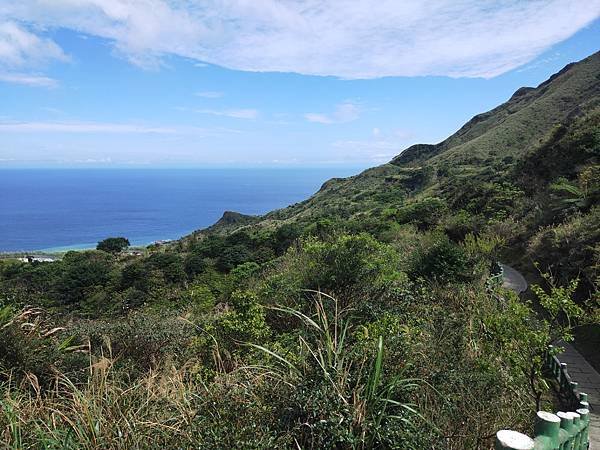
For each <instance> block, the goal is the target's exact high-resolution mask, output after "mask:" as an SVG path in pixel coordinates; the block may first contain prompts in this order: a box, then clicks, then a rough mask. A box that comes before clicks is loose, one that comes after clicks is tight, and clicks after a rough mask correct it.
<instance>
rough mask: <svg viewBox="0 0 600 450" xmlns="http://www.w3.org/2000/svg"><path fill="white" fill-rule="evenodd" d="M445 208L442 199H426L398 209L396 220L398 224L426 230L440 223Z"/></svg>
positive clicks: (445, 210)
mask: <svg viewBox="0 0 600 450" xmlns="http://www.w3.org/2000/svg"><path fill="white" fill-rule="evenodd" d="M447 208H448V207H447V205H446V202H445V201H444V200H443V199H441V198H438V197H426V198H423V199H422V200H418V201H416V202H412V203H408V204H406V205H405V206H403V207H401V208H399V209H398V212H397V213H396V218H397V220H398V222H400V223H414V224H416V225H417V226H418V227H419V228H420V229H428V228H431V227H433V226H435V225H437V224H439V223H440V220H441V219H442V217H443V216H444V214H446V212H447Z"/></svg>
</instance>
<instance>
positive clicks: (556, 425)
mask: <svg viewBox="0 0 600 450" xmlns="http://www.w3.org/2000/svg"><path fill="white" fill-rule="evenodd" d="M559 432H560V418H559V417H558V416H557V415H556V414H552V413H549V412H546V411H538V413H537V415H536V420H535V428H534V433H535V439H534V442H535V448H536V449H539V450H558V449H559V448H560V441H559Z"/></svg>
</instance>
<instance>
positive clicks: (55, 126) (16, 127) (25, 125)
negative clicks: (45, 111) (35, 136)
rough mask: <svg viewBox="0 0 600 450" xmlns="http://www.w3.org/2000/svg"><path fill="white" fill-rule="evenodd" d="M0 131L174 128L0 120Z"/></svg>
mask: <svg viewBox="0 0 600 450" xmlns="http://www.w3.org/2000/svg"><path fill="white" fill-rule="evenodd" d="M0 131H4V132H17V133H20V132H27V133H29V132H38V133H156V134H171V133H175V132H176V129H174V128H165V127H147V126H142V125H130V124H118V123H100V122H2V123H0Z"/></svg>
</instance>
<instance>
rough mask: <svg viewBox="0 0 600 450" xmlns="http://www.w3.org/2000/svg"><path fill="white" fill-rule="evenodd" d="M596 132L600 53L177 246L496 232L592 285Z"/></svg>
mask: <svg viewBox="0 0 600 450" xmlns="http://www.w3.org/2000/svg"><path fill="white" fill-rule="evenodd" d="M599 130H600V52H598V53H595V54H593V55H591V56H589V57H588V58H586V59H584V60H582V61H580V62H578V63H573V64H569V65H568V66H566V67H565V68H564V69H562V70H561V71H560V72H558V73H557V74H555V75H553V76H552V77H550V79H548V80H547V81H545V82H543V83H542V84H540V85H539V86H538V87H537V88H520V89H519V90H517V91H516V92H515V94H514V95H513V96H512V97H511V98H510V99H509V100H508V101H507V102H506V103H504V104H502V105H500V106H498V107H496V108H494V109H493V110H491V111H488V112H486V113H483V114H479V115H477V116H475V117H474V118H473V119H471V120H470V121H469V122H468V123H466V124H465V125H464V126H463V127H462V128H461V129H459V130H458V131H457V132H456V133H454V134H453V135H452V136H450V137H449V138H448V139H446V140H444V141H443V142H440V143H439V144H435V145H427V144H419V145H414V146H412V147H410V148H408V149H406V150H405V151H404V152H402V153H401V154H400V155H398V156H397V157H395V158H394V159H393V160H392V161H391V162H390V163H388V164H383V165H381V166H378V167H373V168H371V169H368V170H365V171H364V172H362V173H361V174H359V175H356V176H353V177H349V178H344V179H340V178H334V179H331V180H329V181H327V182H326V183H324V184H323V186H322V187H321V189H320V190H319V192H317V193H316V194H315V195H313V196H312V197H311V198H309V199H307V200H305V201H303V202H301V203H297V204H295V205H291V206H289V207H287V208H284V209H280V210H276V211H273V212H270V213H268V214H266V215H264V216H261V217H248V216H242V215H235V214H232V213H227V214H226V215H225V216H224V218H223V219H222V220H221V221H219V222H218V223H217V224H215V225H214V226H212V227H210V228H209V229H207V230H202V231H199V232H196V233H194V234H193V235H192V236H190V237H188V238H185V239H184V240H183V241H182V244H183V247H184V248H185V244H186V243H187V244H189V245H188V246H190V245H193V243H194V242H196V241H198V240H201V239H203V237H204V236H205V235H211V234H213V235H215V234H216V235H219V234H220V235H230V234H231V233H235V232H236V231H241V230H243V231H244V233H246V234H249V235H252V236H255V237H256V236H258V235H261V236H263V237H264V235H265V233H266V234H269V233H271V234H273V233H276V232H277V230H278V229H279V228H281V227H282V226H284V225H285V226H287V227H292V226H294V227H296V228H297V230H296V231H294V230H291V229H288V230H286V232H285V233H284V234H285V235H287V236H288V238H286V240H285V242H288V243H289V242H291V241H290V239H293V238H294V237H297V236H299V235H301V234H303V233H304V234H305V233H306V230H307V229H308V228H310V227H311V226H313V227H314V225H312V224H314V223H315V222H318V221H319V220H326V221H329V222H331V221H333V222H338V223H343V224H342V225H340V226H341V227H342V228H343V229H345V230H347V231H350V232H360V231H367V232H369V233H371V234H374V235H375V236H377V237H378V238H379V239H382V238H383V239H385V236H384V235H385V234H386V233H387V234H388V235H389V233H391V232H392V231H393V230H394V229H396V228H397V227H398V226H401V225H403V224H412V225H413V226H416V227H418V228H419V229H433V228H435V229H439V230H441V231H443V232H445V233H446V234H447V235H448V236H450V237H451V238H452V239H454V240H457V241H460V240H462V239H463V238H464V237H465V236H466V235H467V234H468V233H474V234H481V233H488V232H494V233H496V234H498V233H499V234H500V235H501V237H502V238H503V239H504V240H505V241H507V242H508V243H509V245H510V247H511V248H513V249H515V248H520V249H521V250H522V251H521V252H520V253H521V254H526V255H528V256H529V257H530V258H531V259H535V260H539V261H547V266H548V268H550V269H557V268H558V267H557V266H556V264H558V263H556V264H555V265H554V266H553V261H554V262H556V261H560V264H559V265H560V266H561V267H562V268H561V270H560V271H559V274H560V273H564V278H565V279H566V278H568V277H573V276H577V275H578V273H580V272H581V273H583V274H584V278H585V280H586V283H587V286H588V287H590V286H592V285H593V284H594V283H595V278H596V277H598V276H600V269H599V267H600V245H599V244H598V241H599V240H600V230H597V228H598V227H597V226H596V227H594V226H591V228H590V226H588V224H589V223H592V224H593V223H594V222H595V218H597V217H596V216H597V215H598V213H597V208H596V205H597V203H598V198H597V192H598V191H600V170H599V169H598V167H599V166H598V164H599V162H600V160H599V158H600V131H599ZM561 183H562V185H561ZM565 183H566V184H565ZM561 186H562V187H561ZM569 196H571V197H572V198H568V197H569ZM573 196H574V197H573ZM576 221H579V222H576ZM585 227H587V228H586V230H587V231H586V235H585V236H583V234H584V233H583V229H584V228H585ZM302 230H304V231H302ZM544 233H546V234H545V235H544V236H541V235H543V234H544ZM548 233H550V235H551V236H550V235H549V234H548ZM572 233H576V234H577V233H578V234H579V235H578V236H575V235H573V234H572ZM558 235H560V236H562V237H561V238H560V239H558V238H556V239H555V237H556V236H558ZM552 236H554V237H552ZM261 239H262V238H261ZM557 239H558V240H557ZM561 239H562V240H561ZM565 240H566V241H567V242H579V243H580V244H581V245H580V247H578V248H572V246H571V245H570V244H566V243H565V242H564V241H565ZM559 241H560V242H559ZM553 246H554V247H553ZM550 255H553V256H550ZM559 256H560V257H559Z"/></svg>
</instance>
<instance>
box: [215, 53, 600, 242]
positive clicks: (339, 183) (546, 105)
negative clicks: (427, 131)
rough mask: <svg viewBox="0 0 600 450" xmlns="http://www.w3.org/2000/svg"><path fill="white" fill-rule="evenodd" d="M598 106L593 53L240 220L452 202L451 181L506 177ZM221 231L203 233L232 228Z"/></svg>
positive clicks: (272, 222)
mask: <svg viewBox="0 0 600 450" xmlns="http://www.w3.org/2000/svg"><path fill="white" fill-rule="evenodd" d="M599 105H600V52H598V53H595V54H593V55H591V56H589V57H588V58H586V59H584V60H582V61H580V62H578V63H573V64H569V65H568V66H566V67H565V68H564V69H562V70H561V71H560V72H558V73H557V74H555V75H553V76H552V77H550V79H548V80H547V81H545V82H543V83H542V84H540V85H539V86H538V87H537V88H529V87H524V88H520V89H519V90H517V91H516V92H515V93H514V94H513V96H512V97H511V98H510V99H509V100H508V101H507V102H506V103H504V104H502V105H500V106H498V107H496V108H494V109H493V110H491V111H488V112H486V113H483V114H479V115H477V116H475V117H473V119H471V120H470V121H469V122H468V123H466V124H465V125H464V126H463V127H462V128H461V129H459V130H458V131H457V132H456V133H454V134H453V135H452V136H450V137H449V138H447V139H446V140H444V141H443V142H440V143H439V144H435V145H428V144H418V145H414V146H412V147H409V148H408V149H406V150H405V151H403V152H402V153H401V154H400V155H398V156H397V157H395V158H394V159H393V160H392V161H391V162H390V163H388V164H383V165H381V166H378V167H374V168H371V169H368V170H365V171H364V172H362V173H361V174H359V175H356V176H353V177H350V178H345V179H339V178H334V179H332V180H329V181H327V182H326V183H325V184H324V185H323V186H322V188H321V189H320V190H319V192H317V193H316V194H315V195H314V196H312V197H311V198H310V199H308V200H306V201H304V202H301V203H298V204H295V205H292V206H289V207H287V208H284V209H280V210H276V211H273V212H271V213H268V214H266V215H265V216H263V217H261V218H260V219H256V220H248V219H247V220H244V221H242V222H241V223H240V225H239V226H240V227H244V226H247V225H248V223H249V222H252V223H254V224H257V223H258V224H259V225H261V226H266V227H274V226H277V224H278V223H280V222H289V221H298V220H299V221H310V220H314V219H315V218H318V217H337V216H340V217H343V218H349V217H352V216H355V215H357V214H358V215H361V214H365V213H368V212H369V211H373V210H374V209H375V210H376V209H378V208H386V207H394V206H399V205H400V204H402V203H404V202H406V201H407V200H414V198H415V197H416V198H419V197H422V196H428V195H436V196H443V197H446V198H452V197H454V196H456V194H457V192H456V189H457V188H458V187H459V186H457V185H458V184H460V183H457V181H458V180H464V179H468V180H471V181H472V180H474V179H477V180H479V181H489V180H494V179H499V178H502V177H505V176H509V177H510V178H514V174H513V173H512V169H514V167H515V165H516V163H518V162H519V161H520V160H522V159H523V158H525V157H526V156H527V155H529V154H531V153H533V152H535V150H536V149H538V148H539V147H541V146H542V145H543V144H544V143H545V142H546V141H547V140H548V139H549V138H550V136H551V135H552V133H553V130H554V129H555V127H557V126H561V125H562V126H566V127H568V126H570V125H571V124H573V123H574V122H575V121H576V120H577V119H578V118H580V117H583V116H586V115H589V114H597V111H598V107H599ZM226 222H227V227H224V228H221V227H219V226H216V227H212V228H211V231H213V232H219V231H223V230H226V231H227V232H229V231H232V230H234V229H236V226H232V223H231V221H226Z"/></svg>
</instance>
